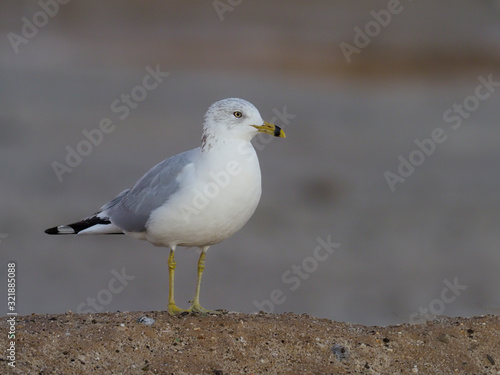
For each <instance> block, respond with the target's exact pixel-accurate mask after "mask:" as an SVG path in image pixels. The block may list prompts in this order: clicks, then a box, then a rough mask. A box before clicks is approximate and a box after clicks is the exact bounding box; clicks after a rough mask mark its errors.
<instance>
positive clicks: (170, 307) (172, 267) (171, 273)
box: [167, 249, 187, 316]
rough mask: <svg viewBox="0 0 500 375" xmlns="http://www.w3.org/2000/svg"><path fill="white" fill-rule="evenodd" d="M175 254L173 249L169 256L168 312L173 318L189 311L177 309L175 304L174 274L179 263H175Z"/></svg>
mask: <svg viewBox="0 0 500 375" xmlns="http://www.w3.org/2000/svg"><path fill="white" fill-rule="evenodd" d="M174 253H175V250H174V249H171V250H170V255H169V256H168V279H169V280H168V281H169V288H168V307H167V312H168V313H169V314H170V315H172V316H174V315H179V314H180V313H182V312H185V311H187V310H184V309H181V308H180V307H177V305H176V304H175V301H174V273H175V267H176V266H177V263H175V258H174Z"/></svg>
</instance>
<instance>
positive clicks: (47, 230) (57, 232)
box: [44, 227, 75, 234]
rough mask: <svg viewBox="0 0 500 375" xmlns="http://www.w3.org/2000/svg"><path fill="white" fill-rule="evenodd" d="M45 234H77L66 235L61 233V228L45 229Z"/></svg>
mask: <svg viewBox="0 0 500 375" xmlns="http://www.w3.org/2000/svg"><path fill="white" fill-rule="evenodd" d="M44 232H45V233H47V234H75V232H73V233H69V232H66V233H65V232H61V231H60V230H59V227H53V228H49V229H45V231H44Z"/></svg>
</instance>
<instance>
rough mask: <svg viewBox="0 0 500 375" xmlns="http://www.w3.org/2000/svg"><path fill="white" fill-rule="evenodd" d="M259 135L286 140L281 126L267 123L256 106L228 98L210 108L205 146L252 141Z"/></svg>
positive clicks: (206, 121) (206, 115) (206, 124)
mask: <svg viewBox="0 0 500 375" xmlns="http://www.w3.org/2000/svg"><path fill="white" fill-rule="evenodd" d="M258 133H266V134H272V135H274V136H275V137H282V138H285V133H284V132H283V130H281V128H280V127H279V126H276V125H273V124H270V123H268V122H265V121H264V120H263V119H262V117H261V116H260V113H259V110H258V109H257V108H255V106H254V105H253V104H252V103H250V102H247V101H246V100H243V99H238V98H228V99H223V100H219V101H218V102H215V103H214V104H212V105H211V106H210V108H209V109H208V111H207V113H206V114H205V124H204V125H203V137H202V140H203V146H204V147H209V144H212V143H214V142H216V141H218V140H221V141H222V140H236V141H238V140H241V141H250V140H251V139H252V138H253V137H254V136H256V135H257V134H258Z"/></svg>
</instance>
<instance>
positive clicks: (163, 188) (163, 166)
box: [101, 149, 199, 232]
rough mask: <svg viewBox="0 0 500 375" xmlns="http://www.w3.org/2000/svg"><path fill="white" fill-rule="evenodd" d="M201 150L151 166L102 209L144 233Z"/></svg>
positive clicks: (126, 226)
mask: <svg viewBox="0 0 500 375" xmlns="http://www.w3.org/2000/svg"><path fill="white" fill-rule="evenodd" d="M198 150H199V149H194V150H190V151H186V152H183V153H181V154H178V155H175V156H172V157H171V158H169V159H166V160H164V161H162V162H161V163H159V164H157V165H155V166H154V167H153V168H151V169H150V170H149V171H148V172H147V173H146V174H145V175H144V176H142V177H141V179H140V180H139V181H137V183H136V184H135V185H134V187H133V188H132V189H128V190H124V191H122V192H121V193H120V194H119V195H118V196H117V197H116V198H115V199H113V200H112V201H111V202H109V203H107V204H105V205H104V206H103V207H102V208H101V210H102V212H103V214H105V215H106V216H108V217H109V218H110V220H111V222H112V223H113V224H115V225H117V226H118V227H120V228H121V229H123V230H125V231H127V232H143V231H145V230H146V222H147V221H148V219H149V216H150V214H151V212H152V211H154V210H155V209H157V208H158V207H160V206H162V205H163V204H164V203H165V202H166V201H167V200H168V199H169V198H170V196H171V195H172V194H174V193H175V192H176V191H177V190H178V189H179V183H178V182H177V180H176V178H177V176H178V175H179V173H181V171H182V170H183V169H184V167H185V166H186V165H188V164H190V163H192V161H193V159H194V155H195V154H196V153H197V151H198Z"/></svg>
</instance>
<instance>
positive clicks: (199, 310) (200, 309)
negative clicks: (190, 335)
mask: <svg viewBox="0 0 500 375" xmlns="http://www.w3.org/2000/svg"><path fill="white" fill-rule="evenodd" d="M187 311H188V312H190V313H199V314H222V311H218V310H208V309H205V308H204V307H201V305H200V303H199V302H193V304H192V305H191V307H190V308H189V309H187Z"/></svg>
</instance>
